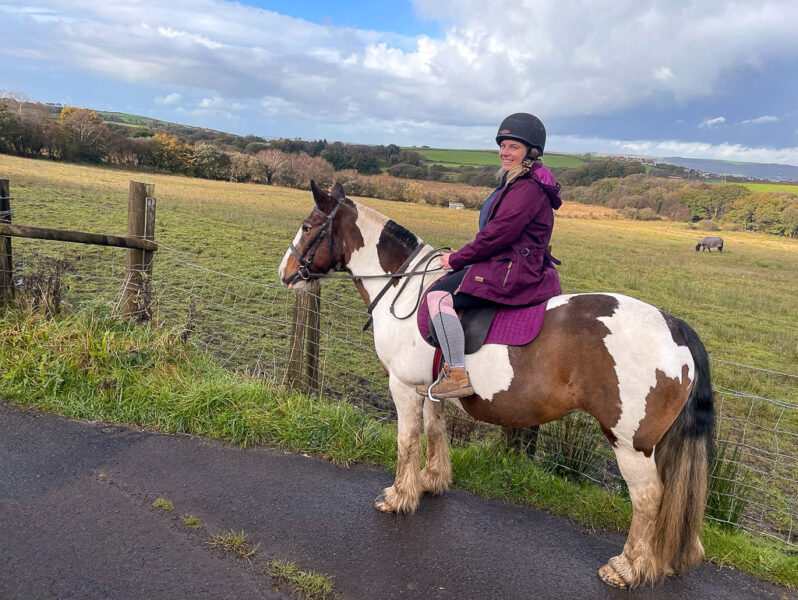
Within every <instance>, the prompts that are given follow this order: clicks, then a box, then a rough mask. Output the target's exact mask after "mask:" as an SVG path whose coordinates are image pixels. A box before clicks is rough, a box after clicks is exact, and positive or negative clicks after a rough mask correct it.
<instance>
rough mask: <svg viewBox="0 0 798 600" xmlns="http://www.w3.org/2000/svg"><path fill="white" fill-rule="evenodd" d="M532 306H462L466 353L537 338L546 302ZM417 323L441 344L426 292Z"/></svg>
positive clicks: (424, 333)
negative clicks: (487, 346)
mask: <svg viewBox="0 0 798 600" xmlns="http://www.w3.org/2000/svg"><path fill="white" fill-rule="evenodd" d="M547 303H548V302H541V303H540V304H534V305H531V306H498V305H497V306H485V307H478V308H469V309H465V310H458V311H457V316H458V317H460V322H461V323H462V324H463V332H464V333H465V353H466V354H474V353H475V352H476V351H477V350H479V349H480V348H481V347H482V346H483V345H485V344H504V345H507V346H523V345H524V344H528V343H529V342H531V341H532V340H534V339H535V336H537V334H538V332H539V331H540V328H541V327H542V326H543V317H544V316H545V314H546V304H547ZM417 325H418V330H419V333H421V337H423V338H424V340H425V341H426V342H427V343H428V344H430V345H431V346H436V347H439V346H440V344H439V343H438V339H437V337H436V336H435V329H434V327H433V326H432V319H430V316H429V309H428V308H427V302H426V294H425V295H424V298H422V300H421V303H420V304H419V306H418V312H417Z"/></svg>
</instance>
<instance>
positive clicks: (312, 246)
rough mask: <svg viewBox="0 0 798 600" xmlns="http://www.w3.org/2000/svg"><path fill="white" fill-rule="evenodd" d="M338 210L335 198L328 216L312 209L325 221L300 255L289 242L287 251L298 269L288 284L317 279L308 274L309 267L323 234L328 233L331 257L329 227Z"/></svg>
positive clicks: (315, 207)
mask: <svg viewBox="0 0 798 600" xmlns="http://www.w3.org/2000/svg"><path fill="white" fill-rule="evenodd" d="M339 208H341V201H340V200H338V199H337V198H336V204H335V208H333V209H332V211H331V212H330V214H328V215H327V214H324V213H323V212H321V211H320V210H319V208H318V207H317V206H314V207H313V211H314V212H317V213H319V214H320V215H322V216H324V217H325V221H324V223H322V224H321V227H319V230H318V231H317V232H316V233H315V234H314V235H313V237H312V238H311V239H310V242H308V245H307V246H305V249H304V250H303V251H302V254H300V253H299V250H297V248H296V246H294V242H291V243H290V244H289V245H288V249H289V250H290V251H291V254H293V255H294V257H295V258H296V259H297V262H299V267H298V268H297V271H296V273H294V276H293V277H291V279H290V280H289V281H288V283H289V284H290V283H293V282H294V281H296V280H297V278H301V279H304V280H308V279H317V278H318V277H319V275H318V274H316V273H311V272H310V265H312V264H313V259H314V258H315V257H316V252H318V250H319V248H320V247H321V242H322V240H323V239H324V234H326V233H329V235H328V236H327V237H328V239H329V241H330V257H332V255H333V236H332V229H331V226H332V222H333V219H334V218H335V213H337V212H338V209H339ZM335 268H336V270H337V269H338V265H336V267H335Z"/></svg>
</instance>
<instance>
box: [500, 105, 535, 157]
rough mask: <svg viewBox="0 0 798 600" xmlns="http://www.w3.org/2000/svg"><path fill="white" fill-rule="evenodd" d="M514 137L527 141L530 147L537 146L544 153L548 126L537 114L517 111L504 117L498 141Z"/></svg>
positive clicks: (514, 138)
mask: <svg viewBox="0 0 798 600" xmlns="http://www.w3.org/2000/svg"><path fill="white" fill-rule="evenodd" d="M506 139H513V140H519V141H521V142H523V143H525V144H526V145H527V146H529V147H530V148H537V149H538V151H539V152H540V153H541V154H543V149H544V148H545V147H546V128H545V127H544V126H543V123H542V122H541V120H540V119H538V118H537V117H536V116H535V115H530V114H529V113H515V114H512V115H510V116H509V117H507V118H506V119H504V121H502V123H501V125H499V131H498V133H497V134H496V143H497V144H501V143H502V140H506Z"/></svg>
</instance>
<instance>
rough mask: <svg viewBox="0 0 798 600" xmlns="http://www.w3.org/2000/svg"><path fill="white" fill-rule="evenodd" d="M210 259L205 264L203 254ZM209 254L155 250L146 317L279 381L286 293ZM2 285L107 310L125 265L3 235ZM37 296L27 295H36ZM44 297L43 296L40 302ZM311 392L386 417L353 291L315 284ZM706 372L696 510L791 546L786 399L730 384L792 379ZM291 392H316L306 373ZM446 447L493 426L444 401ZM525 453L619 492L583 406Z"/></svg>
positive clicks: (227, 361) (794, 432)
mask: <svg viewBox="0 0 798 600" xmlns="http://www.w3.org/2000/svg"><path fill="white" fill-rule="evenodd" d="M211 261H212V265H213V267H212V266H208V264H207V263H208V262H211ZM229 266H230V268H229V269H228V268H226V265H224V264H223V262H220V261H219V259H218V258H212V259H210V261H206V262H205V263H203V259H202V257H200V256H198V255H196V254H194V253H190V252H185V251H181V250H178V249H175V248H170V247H167V246H164V245H161V246H160V247H159V250H158V252H157V256H156V260H155V265H154V270H153V289H154V298H153V305H152V310H153V321H154V323H155V324H156V325H157V326H160V327H170V328H174V329H175V330H176V331H177V332H179V334H180V335H181V337H183V338H184V339H189V338H191V339H193V340H194V341H195V342H196V343H198V344H199V345H201V346H202V347H203V348H204V349H205V350H206V351H207V352H208V353H209V354H210V355H212V356H213V357H215V359H216V360H217V361H218V363H219V364H220V365H222V366H224V367H225V368H227V369H230V370H232V371H239V372H245V373H247V374H249V375H254V376H260V377H266V378H269V379H272V380H275V381H277V382H285V381H286V371H287V367H288V360H289V344H290V339H291V329H292V326H293V325H294V321H293V304H294V294H293V293H292V292H289V291H288V290H286V289H284V288H283V287H282V286H280V285H279V284H278V283H277V282H274V281H257V280H253V279H250V278H247V277H243V276H237V275H233V274H231V273H233V272H235V269H234V267H233V266H232V265H229ZM12 277H13V281H14V286H15V288H16V289H17V290H19V291H20V296H21V297H22V298H24V299H25V301H27V302H39V307H40V308H41V307H42V306H46V308H48V310H53V309H55V310H56V311H57V310H59V309H61V310H62V309H65V308H78V307H80V306H81V305H83V304H85V303H97V302H103V303H106V304H108V305H111V306H113V307H118V305H119V302H120V301H121V297H122V289H123V287H124V284H125V261H124V257H123V256H122V252H121V251H120V250H119V249H116V248H107V247H99V246H85V245H78V244H68V243H63V242H46V243H45V242H40V241H34V240H26V239H16V238H15V239H14V249H13V273H12ZM37 298H38V300H36V299H37ZM48 303H49V304H48ZM318 316H319V331H318V334H319V342H318V344H319V354H318V356H319V364H318V388H317V389H318V391H319V393H321V394H322V395H323V396H325V397H328V398H332V399H338V400H341V401H349V402H352V403H354V404H355V405H357V406H358V407H360V408H362V409H363V410H367V411H369V412H371V413H372V414H374V415H375V416H377V417H378V418H384V419H391V418H393V415H394V408H393V403H392V401H391V399H390V393H389V391H388V385H387V377H386V376H385V373H384V371H383V369H382V367H381V365H380V364H379V361H378V359H377V357H376V354H375V352H374V350H373V339H372V335H371V333H370V331H365V332H364V331H363V325H364V323H365V322H366V319H367V314H366V311H365V309H364V306H363V303H362V300H361V299H360V297H359V296H358V294H357V293H356V291H355V289H354V287H353V286H352V285H351V283H349V282H345V281H330V282H327V283H325V285H324V286H323V287H322V290H321V294H320V310H319V315H318ZM712 366H713V370H714V371H715V377H714V383H715V403H716V414H717V442H718V452H717V456H716V459H715V461H714V463H713V466H712V476H711V493H710V498H709V505H708V509H707V517H708V518H709V519H712V520H715V521H717V522H718V523H720V524H722V525H725V526H728V527H739V528H742V529H745V530H747V531H750V532H754V533H758V534H762V535H766V536H770V537H772V538H774V539H777V540H779V541H781V542H784V543H786V544H787V545H788V546H790V547H795V546H796V542H797V541H798V540H796V534H797V533H798V531H797V530H796V529H797V527H796V526H797V525H798V481H797V479H796V473H798V464H796V456H798V404H796V403H795V402H794V401H793V400H792V398H791V397H789V396H790V395H789V394H788V395H785V397H783V398H779V397H766V396H764V395H758V394H753V393H749V392H746V391H745V390H740V389H738V388H739V387H740V386H739V385H738V383H739V382H741V381H747V380H748V379H750V378H751V377H756V378H758V379H762V378H765V379H768V380H773V381H774V382H775V385H774V386H773V388H772V389H777V390H778V389H791V388H792V389H794V386H795V383H796V379H798V376H796V375H795V374H791V373H785V372H780V371H773V370H768V369H761V368H757V367H752V366H748V365H744V364H740V363H736V362H733V361H727V360H725V359H721V358H713V359H712ZM294 383H295V384H296V385H297V386H298V388H299V389H300V391H304V392H309V393H316V388H315V386H314V385H311V384H310V383H309V382H308V381H307V380H300V381H297V382H294ZM447 418H448V420H449V428H450V429H449V430H450V437H451V440H452V442H453V443H463V442H468V441H469V440H471V439H474V438H478V437H479V436H495V435H498V434H500V433H501V432H500V430H499V429H498V428H495V427H492V426H487V425H485V424H482V423H475V422H474V421H473V420H471V419H470V418H469V417H468V416H467V415H464V414H463V413H460V412H459V411H457V410H456V409H454V408H453V407H451V406H450V407H448V408H447ZM531 437H532V439H533V442H532V443H531V444H528V446H529V445H531V446H532V447H533V448H534V451H531V448H529V447H528V454H530V455H531V459H532V460H535V461H537V462H538V463H539V464H540V465H541V466H542V467H543V468H545V469H548V470H551V471H554V472H557V473H559V474H561V475H563V476H565V477H570V478H575V479H586V480H590V481H592V482H594V483H596V484H599V485H602V486H606V487H610V488H613V489H616V490H623V489H624V483H623V479H622V477H621V475H620V473H619V471H618V468H617V465H616V463H615V459H614V455H613V453H612V450H611V448H610V446H609V444H607V443H606V440H605V439H604V436H603V434H602V433H601V431H600V429H599V427H598V425H597V423H596V422H595V421H594V420H592V419H590V418H589V417H587V415H583V414H575V415H570V416H569V417H567V418H565V419H562V420H560V421H556V422H554V423H550V424H546V425H543V426H541V427H540V428H539V431H536V432H534V435H533V436H531Z"/></svg>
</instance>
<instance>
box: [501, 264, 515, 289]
mask: <svg viewBox="0 0 798 600" xmlns="http://www.w3.org/2000/svg"><path fill="white" fill-rule="evenodd" d="M512 269H513V261H512V260H508V261H507V270H506V271H505V273H504V281H502V287H507V280H508V279H510V271H512Z"/></svg>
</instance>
